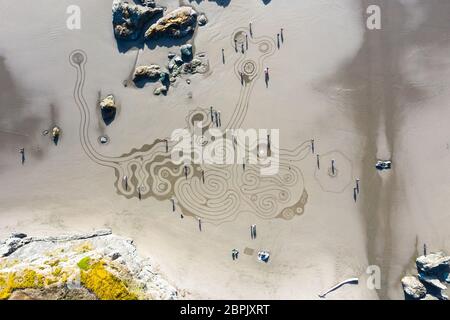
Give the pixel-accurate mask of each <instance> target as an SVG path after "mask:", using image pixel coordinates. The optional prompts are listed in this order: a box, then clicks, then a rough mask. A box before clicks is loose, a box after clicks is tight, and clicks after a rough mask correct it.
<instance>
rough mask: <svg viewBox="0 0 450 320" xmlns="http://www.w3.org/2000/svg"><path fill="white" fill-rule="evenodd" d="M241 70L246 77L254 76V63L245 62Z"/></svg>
mask: <svg viewBox="0 0 450 320" xmlns="http://www.w3.org/2000/svg"><path fill="white" fill-rule="evenodd" d="M243 70H244V73H245V74H246V75H248V76H252V75H254V74H255V72H256V63H255V62H254V61H251V60H248V61H245V62H244V67H243Z"/></svg>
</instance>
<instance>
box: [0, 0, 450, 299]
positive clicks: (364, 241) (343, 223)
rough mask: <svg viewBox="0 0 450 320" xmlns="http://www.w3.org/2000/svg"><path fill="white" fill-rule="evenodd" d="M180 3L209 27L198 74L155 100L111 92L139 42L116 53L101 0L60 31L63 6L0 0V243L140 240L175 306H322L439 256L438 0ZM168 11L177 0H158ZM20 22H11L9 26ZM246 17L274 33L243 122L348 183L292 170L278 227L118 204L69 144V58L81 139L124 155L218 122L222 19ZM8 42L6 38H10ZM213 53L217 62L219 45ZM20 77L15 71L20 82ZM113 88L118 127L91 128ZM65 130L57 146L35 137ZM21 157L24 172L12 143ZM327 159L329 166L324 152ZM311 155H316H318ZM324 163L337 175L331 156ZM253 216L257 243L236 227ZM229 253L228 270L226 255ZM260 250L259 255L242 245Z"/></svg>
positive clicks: (442, 15)
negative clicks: (198, 123)
mask: <svg viewBox="0 0 450 320" xmlns="http://www.w3.org/2000/svg"><path fill="white" fill-rule="evenodd" d="M217 2H218V3H216V2H213V1H192V2H191V5H193V6H194V7H195V8H196V9H197V10H198V11H200V12H205V13H206V14H207V16H208V19H209V23H208V24H207V25H206V26H205V27H202V28H200V29H199V30H197V32H196V34H195V36H194V37H193V38H192V39H191V40H190V42H191V43H192V44H193V45H194V46H195V49H196V50H197V52H206V53H207V54H208V57H209V60H210V70H211V71H210V72H209V73H207V74H205V75H195V76H192V77H190V79H191V80H192V82H191V84H190V85H188V84H187V83H186V81H184V80H181V81H178V82H177V84H176V85H175V86H174V87H173V88H171V89H170V91H169V94H168V95H167V96H166V97H164V96H159V97H156V96H154V95H153V86H151V85H150V86H148V87H145V88H143V89H135V88H125V87H124V86H123V81H124V80H126V79H127V78H128V77H129V75H130V71H131V70H132V68H133V66H134V65H135V61H136V51H135V50H130V51H129V52H127V53H125V54H123V53H120V52H119V51H118V50H117V45H116V42H115V40H114V37H113V34H112V30H111V29H112V27H111V17H110V15H111V13H110V12H111V1H109V0H102V1H96V2H95V3H92V2H91V1H87V0H83V1H81V0H80V1H78V4H79V5H80V7H81V8H82V17H83V18H82V30H77V31H70V30H67V28H66V26H65V19H66V17H67V16H66V15H65V14H64V13H65V10H66V8H67V6H68V5H70V4H73V1H72V2H69V1H56V0H55V1H48V4H47V3H46V4H45V8H46V10H45V12H46V14H47V16H46V19H39V18H35V17H33V16H32V14H31V12H37V11H38V9H39V8H41V9H42V6H43V5H42V4H37V3H31V4H28V6H29V7H30V8H29V10H27V12H23V10H21V8H20V6H17V5H14V3H13V2H12V1H5V3H6V5H5V8H6V9H8V10H9V11H8V10H5V11H4V12H2V13H0V19H1V20H2V23H4V24H5V28H6V29H8V30H10V32H8V33H4V34H2V35H1V36H0V43H1V45H0V57H2V59H1V60H0V81H1V82H0V83H1V86H2V89H3V88H6V90H2V93H1V96H0V108H1V110H2V114H4V115H5V117H2V118H1V120H0V124H1V125H0V148H1V155H0V177H1V179H2V182H3V185H4V187H3V188H2V192H1V193H0V237H1V238H4V237H5V236H6V235H7V234H8V233H9V232H11V231H13V230H17V231H22V232H28V233H30V234H32V235H34V234H35V235H43V234H44V235H48V234H59V233H61V232H70V231H89V230H94V229H98V228H101V227H105V226H106V227H111V228H113V230H114V233H116V234H120V235H123V236H127V237H130V238H133V239H134V240H135V241H136V243H137V245H138V250H139V251H140V253H141V254H143V255H149V256H151V257H152V259H153V260H154V261H157V262H158V263H159V265H160V267H161V271H162V273H163V274H165V276H166V277H167V278H168V279H172V281H173V282H174V284H175V285H177V286H178V287H180V288H181V289H184V290H186V291H187V293H186V297H187V298H212V299H214V298H217V299H230V298H237V299H252V298H261V299H318V296H317V295H318V294H319V293H320V292H323V291H325V290H326V289H328V288H330V287H332V286H333V285H335V284H337V283H338V282H341V281H343V280H345V279H347V278H351V277H360V285H358V286H346V287H343V288H341V289H339V290H337V291H336V292H333V293H332V294H330V295H329V296H327V298H328V299H340V298H341V299H378V298H381V299H388V298H390V299H402V298H403V295H402V292H401V284H400V281H399V280H400V277H401V276H403V274H404V273H405V272H407V271H408V270H409V268H410V265H411V257H412V256H413V255H414V253H415V252H417V251H419V252H420V251H421V249H420V248H422V246H423V243H427V245H428V247H429V250H447V251H450V234H449V233H448V231H447V225H448V221H449V219H450V216H449V213H448V212H449V211H448V205H449V204H448V200H447V199H446V198H447V197H446V194H447V193H448V188H449V187H448V186H449V185H450V184H449V182H450V181H448V180H450V178H447V177H449V176H450V175H449V173H450V172H449V170H450V169H448V165H447V163H448V157H449V156H450V155H449V147H448V144H449V143H450V141H449V140H448V131H449V129H448V127H447V125H446V123H445V119H446V118H447V116H448V113H450V111H448V108H447V107H446V104H447V103H448V102H447V101H448V100H449V88H450V63H449V62H448V61H449V60H448V56H449V55H448V53H449V50H450V43H449V42H450V37H449V36H448V28H447V26H448V23H447V19H448V16H449V14H450V7H449V5H448V4H447V3H446V2H445V0H441V1H439V0H431V1H400V0H396V1H381V0H378V1H375V2H373V1H372V2H369V1H359V0H354V1H353V0H352V1H350V0H349V1H340V2H339V4H337V3H336V2H335V1H331V0H330V1H325V0H322V1H301V2H297V1H295V2H294V1H290V0H272V1H271V2H269V3H267V4H264V3H263V2H259V1H255V2H250V1H244V0H231V1H223V2H220V1H217ZM159 3H160V4H163V5H166V6H167V7H168V8H169V9H171V8H172V9H173V8H176V7H177V6H178V5H179V2H178V1H175V0H173V1H171V0H166V1H161V2H159ZM369 4H378V5H380V7H381V9H382V29H381V30H379V31H369V30H366V28H365V19H366V14H365V10H366V8H367V6H368V5H369ZM19 17H20V18H21V19H25V20H26V21H29V23H27V24H26V25H21V26H20V27H17V19H18V18H19ZM250 21H251V22H252V25H253V29H254V33H255V36H270V37H272V38H273V39H274V41H275V40H276V35H277V33H278V32H279V30H280V28H284V30H285V41H284V43H283V44H282V45H281V46H280V49H279V50H278V49H277V51H276V52H275V54H274V55H273V56H271V57H270V58H268V59H267V61H266V62H265V63H266V64H267V66H268V67H270V70H271V71H270V79H271V80H270V83H269V88H266V86H265V83H264V81H263V80H261V81H258V82H256V83H255V86H254V89H253V92H252V96H251V100H250V108H249V111H248V115H247V118H246V120H245V122H244V124H243V126H244V127H245V128H281V147H283V148H291V147H293V146H296V145H299V144H300V143H302V142H305V141H308V140H309V139H311V138H315V141H316V149H317V152H318V153H319V154H322V155H324V157H325V156H326V155H327V154H329V153H330V152H333V150H335V151H338V152H340V153H342V154H344V155H345V156H346V157H347V158H348V159H349V168H350V169H349V170H348V172H346V173H347V174H348V177H349V179H350V180H351V181H352V183H353V181H354V179H356V178H360V179H361V195H360V196H359V198H358V201H357V203H356V204H355V202H354V201H353V199H352V195H353V185H351V184H349V185H348V186H347V185H346V184H345V183H344V182H343V188H344V189H343V190H342V191H341V190H339V192H330V191H327V186H323V185H322V184H321V183H320V181H319V180H320V176H319V180H318V178H317V170H316V168H315V163H316V158H315V156H314V155H310V156H308V157H307V158H306V159H305V160H303V161H302V162H301V163H299V164H298V166H299V168H300V169H301V171H302V174H303V178H304V184H305V189H306V190H307V192H308V196H309V197H308V202H307V204H306V207H305V212H304V214H303V215H301V216H298V217H294V219H292V220H288V221H286V220H282V219H271V220H265V219H261V218H259V217H257V216H255V215H253V214H252V213H244V214H240V215H239V216H237V218H236V219H235V220H234V221H231V222H226V223H221V224H212V223H208V222H207V221H205V222H204V223H203V232H201V233H200V232H199V231H198V222H197V221H196V220H195V219H192V218H189V217H186V218H185V219H180V217H179V212H177V214H173V213H172V212H171V211H172V210H171V203H170V202H169V201H167V202H161V201H157V200H155V199H145V201H139V200H138V199H130V200H128V199H126V198H124V197H121V196H120V195H118V194H117V192H116V189H115V188H114V182H115V176H114V173H113V172H112V171H111V170H109V169H108V168H104V167H102V166H98V165H97V164H95V163H93V162H92V161H90V160H89V158H88V157H87V156H86V154H85V153H84V152H83V149H82V147H81V144H80V137H79V134H78V129H79V128H78V127H79V112H78V110H77V108H76V105H75V102H74V98H73V88H74V85H75V81H76V79H75V73H74V70H73V68H72V67H71V66H70V64H69V61H68V60H69V54H70V53H71V52H72V51H73V50H75V49H82V50H83V51H84V52H86V54H87V56H88V63H87V64H86V84H85V98H86V101H87V102H88V104H89V106H90V108H92V109H91V111H90V112H91V117H92V119H91V128H90V131H89V136H90V138H91V141H97V138H98V136H99V135H100V134H107V135H108V136H109V137H110V139H111V141H110V143H109V144H108V145H105V146H101V151H102V153H104V154H106V155H110V156H115V155H121V154H124V153H127V152H129V151H130V150H131V149H132V148H137V147H140V146H142V145H144V144H148V143H151V142H153V141H154V140H155V139H156V138H159V137H166V136H169V135H170V134H171V131H172V130H173V129H174V128H182V127H184V126H185V117H186V115H187V113H188V112H189V111H190V110H192V109H195V108H198V107H202V108H209V106H214V107H215V108H217V109H219V110H221V114H222V116H223V118H224V120H223V122H224V123H226V122H228V120H229V119H230V118H231V116H232V114H233V111H234V108H235V106H236V101H237V99H238V96H239V92H240V90H241V84H240V82H239V81H238V80H236V77H235V74H234V68H233V63H234V61H236V60H237V59H238V58H239V56H238V54H237V53H235V52H234V49H233V48H232V46H231V44H230V37H231V35H232V34H233V32H234V31H235V30H236V28H238V27H239V28H247V26H248V22H250ZM6 44H8V45H6ZM222 48H225V56H226V63H225V64H223V62H222V54H221V49H222ZM176 50H178V47H172V48H170V47H169V48H168V47H156V48H154V49H152V50H150V49H149V48H145V49H144V50H143V51H142V52H140V53H139V58H138V63H139V64H148V63H159V64H161V65H163V64H164V63H167V54H168V53H169V52H173V51H176ZM25 75H26V76H25ZM99 92H101V93H102V94H105V95H106V94H109V93H114V95H115V96H116V97H117V98H118V100H119V103H120V111H119V113H118V116H117V119H116V121H115V122H114V123H113V124H112V125H111V126H108V127H104V125H103V124H102V123H101V121H100V119H99V118H98V114H96V113H95V112H94V111H95V110H94V108H95V104H96V102H97V101H98V94H99ZM55 124H57V125H59V126H60V127H61V128H62V129H63V135H62V139H61V141H60V143H59V145H58V146H57V147H55V146H54V145H52V144H51V141H50V139H49V137H44V136H42V134H41V133H42V131H43V130H45V129H48V128H49V127H50V126H52V125H55ZM20 147H25V148H26V150H27V151H28V150H29V152H27V155H28V157H27V161H26V164H25V166H22V165H20V161H19V159H20V158H19V152H18V150H19V148H20ZM377 158H381V159H392V160H393V170H391V171H389V172H383V173H380V172H378V171H376V170H375V168H374V164H375V161H376V159H377ZM324 159H325V158H324ZM324 161H325V160H324ZM338 168H339V169H340V168H343V167H342V166H341V167H339V164H338ZM252 224H257V226H258V238H257V239H256V240H251V239H250V234H249V231H248V230H249V226H250V225H252ZM233 248H238V249H239V250H240V258H239V260H238V262H233V261H232V259H231V250H232V249H233ZM245 248H250V249H254V250H256V251H257V250H260V249H268V250H270V251H271V252H272V256H271V261H270V263H269V264H267V265H265V264H261V263H260V262H258V261H257V259H256V257H255V256H248V255H245V254H244V250H245ZM369 265H378V266H380V268H381V271H382V286H381V289H380V290H377V291H374V290H370V289H368V288H367V287H366V286H365V281H366V279H367V274H366V273H365V271H366V268H367V266H369Z"/></svg>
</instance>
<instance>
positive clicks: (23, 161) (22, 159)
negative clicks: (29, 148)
mask: <svg viewBox="0 0 450 320" xmlns="http://www.w3.org/2000/svg"><path fill="white" fill-rule="evenodd" d="M19 153H20V158H21V161H22V165H24V164H25V148H20V149H19Z"/></svg>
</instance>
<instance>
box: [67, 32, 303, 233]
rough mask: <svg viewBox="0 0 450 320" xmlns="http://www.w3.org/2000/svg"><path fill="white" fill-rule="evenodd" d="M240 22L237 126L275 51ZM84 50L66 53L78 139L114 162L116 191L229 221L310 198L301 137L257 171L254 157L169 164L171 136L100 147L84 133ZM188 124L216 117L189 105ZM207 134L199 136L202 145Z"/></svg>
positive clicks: (283, 211)
mask: <svg viewBox="0 0 450 320" xmlns="http://www.w3.org/2000/svg"><path fill="white" fill-rule="evenodd" d="M246 34H247V31H246V30H245V29H238V30H237V31H235V32H234V33H233V36H232V45H233V46H234V39H238V42H239V41H243V40H242V39H245V41H249V44H250V45H249V49H248V50H246V51H245V52H244V53H240V54H239V58H238V59H237V61H236V63H235V65H234V68H235V73H236V77H238V79H239V80H240V78H241V72H242V74H243V78H244V79H243V80H244V81H243V85H242V89H241V92H240V94H239V97H238V102H237V104H236V107H235V110H234V112H233V115H232V117H231V119H230V121H229V123H228V124H227V125H226V128H227V129H234V128H241V126H242V124H243V122H244V120H245V118H246V116H247V112H248V110H249V101H250V97H251V93H252V91H253V87H254V84H255V82H256V80H258V79H260V77H261V74H262V73H263V72H262V70H263V63H264V60H265V58H267V57H268V56H271V55H273V54H274V53H275V51H276V46H275V41H274V40H273V39H271V38H269V37H262V38H251V37H250V36H247V37H246ZM87 60H88V59H87V55H86V53H85V52H83V51H82V50H75V51H73V52H72V53H71V54H70V64H71V65H72V66H73V67H74V68H75V69H76V72H77V78H76V84H75V88H74V93H73V96H74V99H75V103H76V105H77V107H78V109H79V111H80V127H79V135H80V142H81V145H82V147H83V150H84V152H85V153H86V154H87V156H88V157H89V158H90V159H91V160H92V161H94V162H96V163H97V164H99V165H101V166H107V167H110V168H112V169H114V172H115V176H116V181H115V184H114V186H115V188H116V190H117V193H118V194H119V195H121V196H124V197H126V198H127V199H131V198H139V199H141V200H145V199H147V198H155V199H157V200H159V201H168V200H170V199H176V204H177V208H179V209H180V210H181V212H182V213H183V214H184V215H186V216H192V217H195V218H201V219H202V221H205V222H209V223H213V224H216V225H217V224H221V223H224V222H229V221H233V220H235V219H236V217H237V216H238V215H239V214H243V213H253V214H255V215H256V216H258V217H260V218H262V219H274V218H280V219H285V220H290V219H293V218H294V217H295V216H299V215H302V214H303V213H304V209H305V205H306V203H307V201H308V193H307V191H306V190H305V186H304V178H303V173H302V171H301V170H300V168H299V167H298V164H299V162H301V161H302V160H303V159H305V158H306V157H307V156H308V155H310V154H311V145H310V143H309V141H308V142H305V143H302V144H301V145H299V146H297V147H296V148H294V149H291V150H286V149H280V150H277V151H279V154H280V163H279V167H280V170H279V173H278V174H277V175H274V176H261V175H260V166H259V165H247V166H245V169H244V168H243V166H242V165H237V164H236V165H198V164H189V165H188V166H187V171H185V167H184V165H178V164H174V163H173V162H172V159H171V152H170V149H171V148H173V147H174V145H175V143H174V142H172V141H170V139H168V138H160V139H156V140H155V141H154V142H153V143H152V144H149V145H144V146H142V147H141V148H140V149H132V150H131V151H130V152H128V153H126V154H123V155H121V156H117V157H111V156H105V155H102V154H101V153H99V152H98V151H97V150H96V149H95V148H94V146H93V144H92V142H91V141H90V138H89V126H90V114H89V107H88V104H87V102H86V100H85V98H84V96H83V90H84V85H85V79H86V68H85V66H86V63H87ZM186 122H187V128H189V130H191V132H193V130H195V129H196V128H194V123H196V122H202V124H203V126H204V127H203V128H202V130H205V131H206V130H207V129H209V128H212V127H213V126H214V124H213V123H212V121H211V118H210V116H209V110H207V109H202V108H198V109H195V110H191V111H190V113H189V114H188V116H187V117H186ZM208 143H210V141H207V140H206V141H202V144H203V145H206V144H208Z"/></svg>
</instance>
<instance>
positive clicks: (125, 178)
mask: <svg viewBox="0 0 450 320" xmlns="http://www.w3.org/2000/svg"><path fill="white" fill-rule="evenodd" d="M123 183H124V185H125V191H128V177H127V176H124V177H123Z"/></svg>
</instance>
